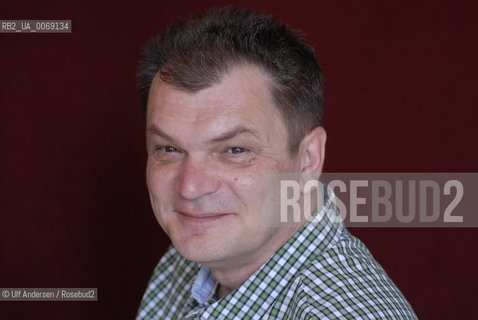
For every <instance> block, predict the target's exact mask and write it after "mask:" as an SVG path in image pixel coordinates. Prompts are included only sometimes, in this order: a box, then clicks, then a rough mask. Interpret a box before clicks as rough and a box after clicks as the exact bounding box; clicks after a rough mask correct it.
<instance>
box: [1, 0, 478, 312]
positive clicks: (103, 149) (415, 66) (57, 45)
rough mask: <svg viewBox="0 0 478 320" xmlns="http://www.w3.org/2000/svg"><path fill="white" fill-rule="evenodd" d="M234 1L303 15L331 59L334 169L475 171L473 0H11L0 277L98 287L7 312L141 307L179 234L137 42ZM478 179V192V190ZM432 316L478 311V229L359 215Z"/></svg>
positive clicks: (420, 308) (6, 7)
mask: <svg viewBox="0 0 478 320" xmlns="http://www.w3.org/2000/svg"><path fill="white" fill-rule="evenodd" d="M225 4H227V5H236V6H241V7H249V8H254V9H261V10H265V11H268V12H270V13H273V14H275V15H276V16H277V17H278V20H279V21H281V22H285V23H287V24H289V25H291V26H293V27H295V28H299V29H302V30H304V31H305V33H306V37H307V39H308V40H309V41H310V42H311V44H312V45H313V46H314V47H315V48H316V50H317V55H318V58H319V61H320V63H321V64H322V66H323V68H324V70H325V75H326V129H327V131H328V147H327V157H326V168H325V169H326V171H329V172H477V171H478V163H477V160H478V143H477V137H478V135H477V133H476V130H477V126H476V124H477V123H478V121H477V119H478V112H477V107H478V105H477V98H476V92H477V89H476V86H477V83H478V81H477V80H478V62H477V60H478V19H477V16H478V10H477V7H478V6H477V5H476V2H473V1H385V0H383V1H348V2H344V1H277V0H276V1H257V0H256V1H246V0H244V1H182V0H175V1H161V0H156V1H139V0H138V1H132V2H130V3H128V4H125V3H123V2H120V1H102V2H100V1H98V2H91V3H87V2H86V1H75V2H70V3H68V2H67V1H28V2H25V1H15V2H13V1H8V2H7V1H4V2H2V4H1V5H0V19H71V20H72V21H73V33H71V34H0V287H97V288H98V292H99V299H98V302H30V303H27V302H3V303H2V302H0V318H1V319H36V318H49V319H132V318H133V317H134V315H135V313H136V310H137V307H138V304H139V302H140V299H141V296H142V293H143V290H144V288H145V286H146V283H147V281H148V279H149V277H150V275H151V271H152V269H153V267H154V265H155V264H156V262H157V260H158V259H159V257H160V256H161V254H162V253H163V251H164V249H165V248H166V246H167V245H168V239H167V238H166V236H165V235H164V234H163V233H162V231H161V230H160V228H159V226H158V225H157V223H156V221H155V219H154V217H153V214H152V212H151V209H150V207H149V199H148V195H147V190H146V187H145V183H144V163H145V151H144V146H143V145H144V143H143V123H142V120H141V118H140V113H139V107H138V103H137V97H136V91H135V71H136V66H137V57H138V52H139V48H140V47H141V46H143V45H144V44H145V43H146V42H147V40H148V39H150V37H152V36H153V35H154V34H156V33H157V32H159V31H161V30H162V29H163V28H164V27H165V26H166V25H167V24H169V23H172V22H174V21H176V19H177V17H186V16H189V15H191V14H193V13H196V12H199V11H202V10H203V9H206V8H209V7H211V6H219V5H225ZM475 192H476V191H475ZM352 232H353V233H354V234H356V235H358V236H359V237H360V238H361V239H362V240H363V241H364V242H365V243H366V244H367V245H368V246H369V248H370V249H371V251H372V252H373V253H374V255H375V257H376V258H377V260H378V261H379V262H380V263H381V264H382V265H383V266H384V267H385V269H386V270H387V271H388V273H389V275H390V276H391V278H392V279H393V280H394V281H395V282H396V283H397V285H398V286H399V287H400V288H401V290H402V291H403V293H404V294H405V295H406V296H407V298H408V299H409V301H410V302H411V304H412V305H413V307H414V309H415V310H416V312H417V314H418V316H419V317H420V318H421V319H472V318H475V317H476V315H477V311H476V298H477V295H476V292H477V284H478V283H477V270H478V262H477V254H476V244H477V240H478V232H477V230H476V229H464V228H462V229H443V228H442V229H438V228H437V229H390V228H389V229H354V230H352Z"/></svg>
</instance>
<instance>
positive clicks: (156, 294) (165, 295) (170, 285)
mask: <svg viewBox="0 0 478 320" xmlns="http://www.w3.org/2000/svg"><path fill="white" fill-rule="evenodd" d="M197 270H198V265H197V264H196V263H194V262H191V261H188V260H186V259H184V258H183V257H182V256H181V255H180V254H179V253H178V252H177V251H176V250H175V249H174V248H173V247H170V248H169V249H168V251H167V252H166V253H165V254H164V255H163V257H162V258H161V260H160V261H159V263H158V265H157V266H156V268H155V269H154V272H153V275H152V277H151V280H150V282H149V284H148V287H147V289H146V291H145V293H144V295H143V300H142V301H141V306H140V309H139V312H138V316H137V319H150V318H151V317H152V315H154V318H158V319H160V318H161V319H162V318H164V317H165V315H168V317H169V315H175V314H177V313H178V312H181V308H182V307H183V306H184V304H185V302H186V301H187V299H188V297H189V293H190V291H191V286H192V282H193V280H194V277H195V276H196V274H197ZM173 318H174V317H173ZM168 319H172V318H171V317H169V318H168Z"/></svg>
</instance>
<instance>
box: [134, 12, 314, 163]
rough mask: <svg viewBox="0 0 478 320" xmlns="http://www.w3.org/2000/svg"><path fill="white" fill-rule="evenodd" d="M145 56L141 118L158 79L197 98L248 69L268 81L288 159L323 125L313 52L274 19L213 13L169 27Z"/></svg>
mask: <svg viewBox="0 0 478 320" xmlns="http://www.w3.org/2000/svg"><path fill="white" fill-rule="evenodd" d="M143 53H144V55H143V63H142V65H141V67H140V70H139V74H138V78H139V93H140V101H141V107H142V109H143V114H145V115H146V108H147V103H148V96H149V90H150V86H151V83H152V81H153V79H154V77H155V76H156V75H158V74H159V76H160V77H161V79H162V80H163V81H164V82H166V83H169V84H171V85H173V86H176V87H178V88H181V89H183V90H186V91H190V92H196V91H199V90H202V89H204V88H207V87H210V86H212V85H214V84H217V83H218V82H219V81H220V80H221V79H222V77H223V76H224V75H225V74H226V73H228V72H229V71H230V70H231V69H232V68H233V67H234V66H237V65H242V64H250V65H254V66H256V67H258V68H260V69H261V70H262V71H264V72H265V73H267V74H268V75H269V77H270V80H271V81H270V83H269V88H270V90H271V94H272V98H273V101H274V104H275V106H276V107H277V108H278V110H279V111H280V113H281V115H282V118H283V120H284V121H285V123H286V126H287V128H288V143H289V150H290V152H291V154H295V153H296V152H297V151H298V150H297V148H298V145H299V143H300V141H301V140H302V138H303V137H304V136H305V135H306V134H307V133H309V132H310V131H311V130H312V129H313V128H315V127H318V126H321V125H322V114H323V111H322V104H323V96H322V93H323V85H322V74H321V71H320V67H319V65H318V63H317V60H316V59H315V55H314V51H313V49H312V48H311V47H310V46H309V45H308V44H307V43H305V42H304V41H303V40H302V39H301V38H300V36H299V35H298V34H297V32H295V31H293V30H291V29H289V28H288V27H286V26H284V25H278V24H276V23H275V21H274V18H273V17H272V16H269V15H265V14H262V13H254V12H250V11H248V10H244V9H233V8H222V9H216V10H212V11H210V12H208V13H206V14H203V15H199V16H197V17H195V18H194V19H191V20H185V21H182V22H180V23H178V24H177V25H174V26H171V27H169V28H168V29H167V30H166V31H165V32H164V33H163V34H161V35H160V36H159V37H157V38H156V39H154V40H153V41H152V42H151V43H150V44H149V45H148V46H147V47H146V48H145V49H144V51H143Z"/></svg>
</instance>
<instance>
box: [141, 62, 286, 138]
mask: <svg viewBox="0 0 478 320" xmlns="http://www.w3.org/2000/svg"><path fill="white" fill-rule="evenodd" d="M270 81H271V80H270V77H269V76H268V74H267V73H265V72H264V71H262V70H261V69H259V68H258V67H255V66H252V65H240V66H236V67H234V68H232V69H231V70H230V72H228V73H227V74H225V75H224V76H223V78H222V79H221V82H219V83H218V84H216V85H213V86H211V87H208V88H205V89H202V90H199V91H197V92H191V91H185V90H181V89H179V88H177V87H175V86H173V85H170V84H168V83H165V82H164V81H162V80H161V79H160V77H158V76H157V77H155V79H154V81H153V83H152V85H151V91H150V101H149V103H148V120H149V121H150V122H152V123H155V124H156V125H158V127H160V128H161V129H162V130H165V131H166V132H167V131H169V130H168V128H167V127H169V126H173V125H176V126H177V125H178V124H182V125H181V127H183V126H184V128H183V129H184V130H185V131H187V132H195V131H196V134H203V133H206V132H208V131H219V130H222V131H227V130H229V129H231V126H237V125H246V126H253V127H255V128H261V127H264V126H273V127H274V126H279V127H282V128H283V130H286V131H287V129H286V128H285V124H284V122H283V120H282V117H281V115H280V112H279V110H278V109H277V107H276V106H275V105H274V103H273V99H272V96H271V92H270ZM173 129H174V128H173ZM251 129H254V128H251ZM205 131H206V132H205ZM267 131H268V130H266V132H267ZM272 131H275V130H272ZM211 133H212V132H211ZM263 138H264V140H266V141H264V142H266V143H268V144H269V143H274V140H276V139H277V138H279V137H277V136H270V135H266V136H264V137H263Z"/></svg>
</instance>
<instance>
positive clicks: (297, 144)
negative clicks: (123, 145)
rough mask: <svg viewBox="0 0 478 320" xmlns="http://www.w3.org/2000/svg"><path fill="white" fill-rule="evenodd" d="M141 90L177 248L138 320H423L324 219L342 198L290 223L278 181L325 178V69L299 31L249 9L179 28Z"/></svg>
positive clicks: (155, 171) (152, 47)
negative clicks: (291, 176) (284, 216)
mask: <svg viewBox="0 0 478 320" xmlns="http://www.w3.org/2000/svg"><path fill="white" fill-rule="evenodd" d="M139 91H140V98H141V102H142V107H143V110H144V114H145V117H146V136H147V149H148V163H147V184H148V188H149V193H150V198H151V204H152V207H153V211H154V213H155V216H156V218H157V220H158V222H159V224H160V225H161V227H162V228H163V229H164V230H165V232H166V233H167V234H168V236H169V237H170V238H171V241H172V247H171V248H170V249H169V250H168V251H167V253H166V254H165V255H164V256H163V257H162V259H161V261H160V262H159V264H158V266H157V267H156V269H155V271H154V274H153V277H152V279H151V281H150V283H149V286H148V288H147V290H146V292H145V295H144V297H143V301H142V304H141V306H140V309H139V312H138V316H137V319H336V318H338V319H342V318H346V319H385V318H387V319H415V318H416V316H415V314H414V313H413V310H412V309H411V307H410V306H409V304H408V303H407V301H406V299H405V298H404V297H403V296H402V294H401V293H400V291H399V290H398V289H397V288H396V287H395V285H394V284H393V283H392V281H391V280H390V279H389V278H388V276H387V275H386V273H385V271H384V270H383V269H382V268H381V267H380V265H379V264H378V263H377V262H375V260H374V259H373V257H372V256H371V255H370V253H369V252H368V250H367V249H366V248H365V246H364V245H363V244H362V243H361V242H360V241H359V240H357V239H356V238H354V237H353V236H351V235H350V234H349V233H348V232H347V231H346V230H345V228H344V227H343V225H342V224H340V223H336V222H334V221H332V220H330V219H327V218H325V217H326V215H325V214H324V213H326V212H328V211H330V210H335V204H334V195H333V194H332V193H331V192H330V191H327V192H325V196H324V202H323V204H320V203H319V204H317V207H316V208H313V209H315V210H313V211H314V212H315V213H316V215H315V216H314V219H313V220H311V219H306V216H307V214H311V213H313V212H305V211H303V210H304V209H305V208H304V206H303V205H302V207H301V209H302V211H303V212H302V213H301V215H300V217H301V218H300V219H299V222H297V223H283V221H281V212H280V211H281V208H280V206H279V205H278V203H280V201H279V199H278V195H277V193H276V190H277V189H276V188H274V187H273V184H271V183H270V181H271V177H272V178H273V177H274V176H275V177H278V176H280V175H281V174H283V173H284V174H286V173H296V174H298V175H299V176H306V175H308V176H312V177H316V178H318V176H319V175H320V173H321V171H322V166H323V163H324V154H325V153H324V152H325V141H326V134H325V131H324V129H323V127H322V100H323V99H322V76H321V72H320V68H319V66H318V64H317V62H316V59H315V55H314V53H313V50H312V49H311V48H310V47H309V46H308V45H307V44H306V43H305V42H304V41H303V40H302V39H301V38H300V37H299V36H298V35H297V34H296V33H295V32H293V31H291V30H290V29H288V28H287V27H285V26H281V25H277V24H276V23H275V22H274V20H273V18H271V17H269V16H266V15H263V14H259V13H252V12H249V11H247V10H241V9H217V10H213V11H210V12H208V13H206V14H204V15H200V16H197V17H195V18H194V19H192V20H187V21H183V22H180V23H178V24H177V25H175V26H172V27H170V28H169V29H168V30H166V31H165V32H164V33H163V34H162V35H161V36H159V37H158V38H157V39H155V40H154V41H153V42H152V43H151V44H149V45H148V46H147V47H146V48H145V50H144V61H143V63H142V66H141V68H140V71H139ZM273 180H274V179H272V181H273ZM301 203H302V202H301ZM310 220H311V221H310Z"/></svg>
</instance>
